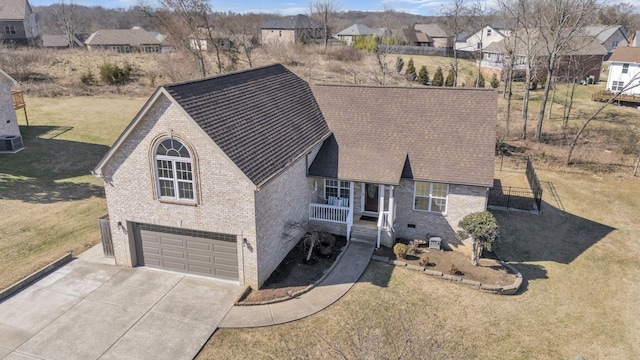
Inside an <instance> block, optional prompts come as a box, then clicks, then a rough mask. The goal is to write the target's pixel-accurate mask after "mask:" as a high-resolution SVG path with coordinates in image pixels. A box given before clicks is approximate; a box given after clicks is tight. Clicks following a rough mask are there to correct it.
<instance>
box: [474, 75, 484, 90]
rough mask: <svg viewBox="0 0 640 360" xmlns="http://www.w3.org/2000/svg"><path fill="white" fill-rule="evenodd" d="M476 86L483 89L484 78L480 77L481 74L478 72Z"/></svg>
mask: <svg viewBox="0 0 640 360" xmlns="http://www.w3.org/2000/svg"><path fill="white" fill-rule="evenodd" d="M476 84H477V86H476V87H479V88H483V87H484V76H482V73H481V72H478V82H477V83H476Z"/></svg>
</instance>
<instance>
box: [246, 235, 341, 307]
mask: <svg viewBox="0 0 640 360" xmlns="http://www.w3.org/2000/svg"><path fill="white" fill-rule="evenodd" d="M335 238H336V243H335V245H334V247H333V250H332V251H331V253H330V254H329V255H326V256H323V255H321V254H320V252H319V249H318V247H316V248H315V249H314V252H313V254H312V256H311V259H310V260H309V261H306V258H307V251H306V249H305V248H304V246H303V245H302V241H300V242H298V244H297V245H296V246H295V247H294V248H293V249H291V251H290V252H289V254H287V256H286V257H285V258H284V260H282V262H281V263H280V265H278V267H277V268H276V269H275V270H274V271H273V273H272V274H271V276H269V278H268V279H267V281H265V283H264V284H263V285H262V288H260V289H259V290H255V289H251V290H250V292H249V293H248V294H247V295H246V296H245V297H243V298H242V299H240V301H239V303H240V304H245V305H248V304H253V303H262V302H269V301H274V300H277V299H281V298H286V297H288V296H290V295H291V294H295V293H297V292H299V291H301V290H304V289H305V288H307V287H308V286H309V285H312V284H314V283H315V282H316V281H318V280H319V279H320V278H321V277H322V275H324V274H325V272H326V271H327V270H328V269H329V268H330V267H331V265H333V263H334V262H335V260H336V259H337V258H338V255H340V253H341V252H342V250H343V248H344V247H345V245H346V244H347V239H346V238H345V237H344V236H335Z"/></svg>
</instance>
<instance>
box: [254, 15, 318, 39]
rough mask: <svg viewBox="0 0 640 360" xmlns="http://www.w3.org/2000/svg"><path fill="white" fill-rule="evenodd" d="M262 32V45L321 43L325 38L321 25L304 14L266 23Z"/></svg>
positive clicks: (262, 27) (261, 28)
mask: <svg viewBox="0 0 640 360" xmlns="http://www.w3.org/2000/svg"><path fill="white" fill-rule="evenodd" d="M260 30H261V38H262V39H261V44H262V45H267V44H271V45H282V44H293V43H302V44H307V43H321V42H323V41H324V36H325V34H324V26H323V25H322V24H321V23H319V22H317V21H315V20H313V19H312V18H310V17H308V16H307V15H302V14H299V15H295V16H286V17H283V18H280V19H275V20H268V21H265V22H264V23H263V24H262V26H261V27H260Z"/></svg>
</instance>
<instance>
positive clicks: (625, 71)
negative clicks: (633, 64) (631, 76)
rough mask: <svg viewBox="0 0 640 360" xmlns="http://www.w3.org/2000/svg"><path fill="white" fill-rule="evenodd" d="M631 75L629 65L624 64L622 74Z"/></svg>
mask: <svg viewBox="0 0 640 360" xmlns="http://www.w3.org/2000/svg"><path fill="white" fill-rule="evenodd" d="M628 73H629V64H622V74H628Z"/></svg>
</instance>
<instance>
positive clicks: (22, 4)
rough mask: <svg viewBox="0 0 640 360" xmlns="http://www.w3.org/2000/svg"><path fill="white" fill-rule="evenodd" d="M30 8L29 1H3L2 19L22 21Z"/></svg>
mask: <svg viewBox="0 0 640 360" xmlns="http://www.w3.org/2000/svg"><path fill="white" fill-rule="evenodd" d="M28 6H29V5H28V2H27V0H2V1H0V19H2V20H22V19H24V17H25V11H26V10H27V7H28Z"/></svg>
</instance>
